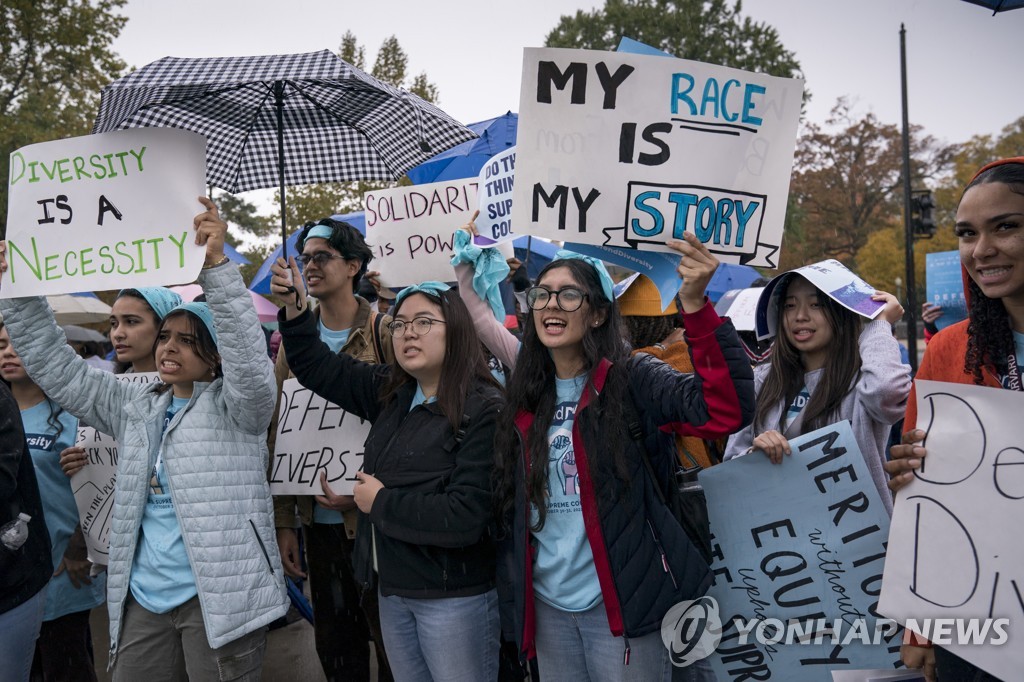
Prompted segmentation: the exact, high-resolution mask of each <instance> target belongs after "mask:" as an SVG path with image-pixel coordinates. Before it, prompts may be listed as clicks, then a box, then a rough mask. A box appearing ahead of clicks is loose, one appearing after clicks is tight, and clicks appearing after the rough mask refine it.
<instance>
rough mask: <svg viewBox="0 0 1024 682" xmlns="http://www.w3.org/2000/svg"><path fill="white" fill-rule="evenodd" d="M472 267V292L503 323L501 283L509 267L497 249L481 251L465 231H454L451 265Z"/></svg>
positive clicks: (503, 310) (506, 275)
mask: <svg viewBox="0 0 1024 682" xmlns="http://www.w3.org/2000/svg"><path fill="white" fill-rule="evenodd" d="M459 263H470V264H471V265H472V266H473V291H475V292H476V295H477V296H479V297H480V298H481V299H483V300H485V301H487V303H488V304H489V305H490V306H491V312H492V313H493V314H494V318H495V319H496V320H501V321H502V322H504V321H505V303H504V302H503V301H502V300H501V286H500V285H501V283H502V282H504V281H505V278H506V277H508V273H509V267H508V263H507V262H505V257H504V256H503V255H501V252H500V251H498V249H482V248H480V247H479V246H477V245H476V244H474V243H473V240H472V239H471V238H470V236H469V233H468V232H466V231H465V230H456V231H455V255H454V256H452V265H458V264H459Z"/></svg>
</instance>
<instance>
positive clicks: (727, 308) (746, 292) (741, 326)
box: [715, 288, 762, 332]
mask: <svg viewBox="0 0 1024 682" xmlns="http://www.w3.org/2000/svg"><path fill="white" fill-rule="evenodd" d="M761 291H762V289H761V288H755V289H732V290H731V291H727V292H725V293H724V294H723V295H722V298H720V299H718V303H716V304H715V312H716V313H718V315H719V316H720V317H728V318H729V319H730V320H732V325H733V326H734V327H736V331H741V332H744V331H750V332H752V331H754V328H755V324H754V318H755V313H756V312H757V301H758V299H760V298H761Z"/></svg>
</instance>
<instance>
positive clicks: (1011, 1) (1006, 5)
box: [964, 0, 1024, 15]
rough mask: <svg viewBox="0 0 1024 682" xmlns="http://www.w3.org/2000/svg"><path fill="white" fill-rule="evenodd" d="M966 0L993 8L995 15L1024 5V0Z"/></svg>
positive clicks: (965, 0) (966, 0)
mask: <svg viewBox="0 0 1024 682" xmlns="http://www.w3.org/2000/svg"><path fill="white" fill-rule="evenodd" d="M964 2H969V3H971V4H972V5H981V6H982V7H987V8H989V9H990V10H992V14H993V15H995V14H996V13H998V12H1006V11H1009V10H1011V9H1020V8H1022V7H1024V0H964Z"/></svg>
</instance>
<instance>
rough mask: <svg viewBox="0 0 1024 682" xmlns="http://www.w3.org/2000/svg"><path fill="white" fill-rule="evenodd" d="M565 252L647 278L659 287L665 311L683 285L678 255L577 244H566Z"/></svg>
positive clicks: (662, 306)
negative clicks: (574, 253)
mask: <svg viewBox="0 0 1024 682" xmlns="http://www.w3.org/2000/svg"><path fill="white" fill-rule="evenodd" d="M565 248H566V249H568V250H569V251H575V252H576V253H580V254H583V255H584V256H590V257H591V258H597V259H598V260H603V261H604V262H606V263H611V264H612V265H621V266H622V267H624V268H626V269H627V270H632V271H633V272H639V273H640V274H641V275H646V276H647V277H648V278H650V280H651V281H652V282H654V284H655V286H657V287H658V293H660V294H661V309H662V310H664V309H665V308H667V307H668V306H669V304H670V303H672V300H673V299H674V298H675V296H676V293H678V291H679V287H680V286H681V285H682V281H681V280H680V279H679V273H678V272H677V271H676V268H678V267H679V260H680V258H681V256H680V255H679V254H678V253H659V252H654V251H636V250H634V249H620V248H616V247H613V246H594V245H593V244H577V243H576V242H566V244H565Z"/></svg>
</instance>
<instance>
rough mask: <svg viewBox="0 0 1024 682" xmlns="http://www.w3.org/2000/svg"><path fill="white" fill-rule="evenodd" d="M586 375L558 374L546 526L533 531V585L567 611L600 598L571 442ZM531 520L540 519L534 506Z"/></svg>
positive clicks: (550, 435)
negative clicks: (572, 376)
mask: <svg viewBox="0 0 1024 682" xmlns="http://www.w3.org/2000/svg"><path fill="white" fill-rule="evenodd" d="M585 383H586V377H585V376H580V377H576V378H575V379H555V396H556V397H555V416H554V418H553V419H552V420H551V427H550V428H549V429H548V444H549V451H548V498H547V515H546V516H545V519H544V527H543V528H542V529H541V530H540V532H538V533H534V534H533V536H534V538H535V539H536V541H537V557H536V562H535V563H534V567H533V589H534V592H535V594H536V595H537V597H539V598H540V599H542V600H544V602H546V603H548V604H550V605H551V606H554V607H555V608H558V609H562V610H563V611H586V610H588V609H591V608H593V607H594V605H595V604H597V603H598V602H599V601H601V584H600V582H599V581H598V579H597V569H596V568H595V567H594V553H593V551H592V550H591V549H590V542H589V541H588V540H587V529H586V527H585V526H584V523H583V508H582V506H581V505H580V492H579V490H580V479H579V475H578V473H577V471H576V459H575V457H574V454H573V447H572V425H573V422H574V421H575V417H576V405H577V403H579V400H580V396H581V395H583V386H584V384H585ZM532 515H533V518H532V519H531V523H532V522H535V521H536V519H537V511H536V509H534V510H533V512H532Z"/></svg>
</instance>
